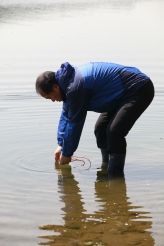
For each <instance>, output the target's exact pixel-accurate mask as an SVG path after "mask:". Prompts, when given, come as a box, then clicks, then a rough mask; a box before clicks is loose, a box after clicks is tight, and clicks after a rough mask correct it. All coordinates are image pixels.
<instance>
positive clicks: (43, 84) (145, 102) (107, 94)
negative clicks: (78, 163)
mask: <svg viewBox="0 0 164 246" xmlns="http://www.w3.org/2000/svg"><path fill="white" fill-rule="evenodd" d="M36 91H37V93H39V94H40V95H41V96H42V97H44V98H46V99H50V100H52V101H53V102H54V101H63V109H62V112H61V117H60V120H59V127H58V134H57V135H58V147H57V149H56V151H55V160H57V161H59V162H60V164H66V163H69V162H70V161H71V156H72V155H73V153H74V152H75V151H76V149H77V147H78V143H79V140H80V136H81V133H82V129H83V125H84V122H85V118H86V115H87V111H94V112H98V113H101V115H100V117H99V118H98V120H97V122H96V125H95V136H96V140H97V146H98V148H100V149H101V153H102V159H103V161H104V162H106V163H107V164H108V172H109V173H121V172H123V169H124V162H125V156H126V139H125V137H126V136H127V134H128V133H129V131H130V130H131V128H132V127H133V125H134V123H135V122H136V120H137V119H138V118H139V117H140V116H141V114H142V113H143V112H144V111H145V109H146V108H147V107H148V106H149V104H150V103H151V101H152V99H153V97H154V87H153V84H152V82H151V80H150V78H149V77H148V76H147V75H145V74H144V73H142V72H141V71H139V70H138V69H137V68H134V67H127V66H123V65H119V64H114V63H108V62H90V63H87V64H84V65H81V66H79V67H75V66H72V65H70V64H69V63H68V62H66V63H63V64H62V65H61V67H60V69H59V70H58V71H57V72H52V71H46V72H44V73H42V74H41V75H40V76H39V77H38V78H37V80H36ZM109 155H110V158H109Z"/></svg>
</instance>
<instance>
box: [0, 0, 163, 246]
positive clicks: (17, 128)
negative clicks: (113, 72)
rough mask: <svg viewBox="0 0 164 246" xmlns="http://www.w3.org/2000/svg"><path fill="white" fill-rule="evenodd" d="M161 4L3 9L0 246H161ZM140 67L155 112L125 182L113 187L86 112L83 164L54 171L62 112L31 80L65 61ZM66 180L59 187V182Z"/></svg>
mask: <svg viewBox="0 0 164 246" xmlns="http://www.w3.org/2000/svg"><path fill="white" fill-rule="evenodd" d="M163 12H164V1H155V0H154V1H153V0H150V1H148V0H147V1H146V0H145V1H144V0H143V1H142V0H140V1H137V0H125V1H121V0H120V1H119V0H118V1H117V0H110V1H107V0H106V1H105V0H102V1H98V0H97V1H96V0H95V1H93V0H92V1H85V0H84V1H77V0H75V1H73V0H72V1H57V0H56V1H55V0H54V1H46V0H42V1H36V0H33V1H30V0H27V1H23V0H22V1H17V0H13V1H9V0H4V1H2V0H1V1H0V161H1V165H0V245H3V246H6V245H7V246H9V245H12V246H13V245H16V246H19V245H38V244H39V245H112V246H113V245H121V246H125V245H143V246H147V245H149V246H151V245H157V246H162V245H163V244H164V243H163V241H164V233H163V231H164V224H163V221H164V215H163V214H164V209H163V207H164V206H163V205H164V204H163V203H164V195H163V190H164V178H163V177H164V165H163V164H164V151H163V150H164V142H163V141H164V82H163V79H164V45H163V44H164V29H163V23H164V15H163ZM65 61H68V62H70V63H72V64H73V65H78V64H82V63H85V62H89V61H109V62H116V63H120V64H124V65H130V66H136V67H138V68H139V69H140V70H142V71H143V72H145V73H147V74H148V75H149V76H150V77H151V79H152V81H153V82H154V85H155V90H156V95H155V99H154V101H153V103H152V104H151V106H150V107H149V108H148V109H147V111H146V112H145V113H144V115H143V116H142V117H141V118H140V119H139V120H138V122H137V123H136V125H135V126H134V128H133V130H132V131H131V132H130V134H129V135H128V137H127V143H128V151H127V152H128V154H127V159H126V166H125V176H124V177H122V178H120V179H117V180H108V179H106V175H105V174H104V173H103V172H101V171H100V169H98V168H99V167H100V163H101V157H100V153H99V151H98V149H97V148H96V143H95V139H94V134H93V127H94V123H95V121H96V119H97V117H98V114H96V113H88V116H87V120H86V123H85V127H84V130H83V135H82V138H81V141H80V144H79V148H78V150H77V152H76V153H75V154H76V155H77V156H86V157H88V158H89V159H90V160H91V162H92V166H91V168H90V169H89V170H86V169H87V168H88V167H89V163H86V165H85V166H82V165H81V163H71V166H69V165H66V166H64V167H62V169H59V168H58V167H55V166H54V159H53V152H54V150H55V148H56V130H57V125H58V118H59V115H60V109H61V107H62V105H61V104H60V103H54V104H53V103H52V102H49V101H47V100H43V99H42V98H40V97H39V96H38V95H37V94H36V93H35V87H34V83H35V79H36V77H37V76H38V75H39V74H40V73H41V72H43V71H45V70H54V71H55V70H57V69H58V68H59V66H60V64H61V63H62V62H65ZM60 177H62V178H63V179H62V180H58V179H59V178H60Z"/></svg>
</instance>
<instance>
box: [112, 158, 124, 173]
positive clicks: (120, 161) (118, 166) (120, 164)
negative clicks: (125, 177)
mask: <svg viewBox="0 0 164 246" xmlns="http://www.w3.org/2000/svg"><path fill="white" fill-rule="evenodd" d="M125 156H126V155H125V154H111V155H110V160H109V162H108V174H119V173H123V171H124V164H125Z"/></svg>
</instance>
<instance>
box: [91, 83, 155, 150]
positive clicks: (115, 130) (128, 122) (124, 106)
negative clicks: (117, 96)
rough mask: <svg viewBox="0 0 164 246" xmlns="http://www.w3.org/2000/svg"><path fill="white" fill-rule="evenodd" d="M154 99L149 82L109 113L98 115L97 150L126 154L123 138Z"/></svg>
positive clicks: (151, 85)
mask: <svg viewBox="0 0 164 246" xmlns="http://www.w3.org/2000/svg"><path fill="white" fill-rule="evenodd" d="M153 98H154V86H153V83H152V81H151V80H148V82H147V83H146V84H145V85H144V86H142V87H141V88H140V89H139V90H138V91H135V92H134V93H133V95H131V96H129V97H128V98H125V99H124V100H123V101H121V102H120V103H119V104H118V105H117V107H116V108H115V109H114V110H113V111H112V112H111V111H110V112H105V113H102V114H100V116H99V118H98V120H97V122H96V125H95V131H94V133H95V136H96V140H97V147H98V148H105V149H106V150H107V152H108V153H110V154H126V146H127V144H126V139H125V137H126V136H127V134H128V133H129V131H130V129H131V128H132V127H133V125H134V123H135V122H136V120H137V119H138V118H139V117H140V116H141V114H142V113H143V112H144V111H145V109H146V108H147V107H148V106H149V104H150V103H151V101H152V100H153Z"/></svg>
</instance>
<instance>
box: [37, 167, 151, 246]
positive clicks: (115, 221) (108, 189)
mask: <svg viewBox="0 0 164 246" xmlns="http://www.w3.org/2000/svg"><path fill="white" fill-rule="evenodd" d="M60 167H61V168H60V169H58V170H57V171H58V174H59V176H60V180H59V192H60V193H61V196H60V198H61V200H62V202H64V203H65V207H64V208H62V210H63V211H64V212H65V214H64V216H63V220H64V226H61V225H46V226H42V227H40V229H44V230H53V231H55V232H58V233H59V234H60V235H59V236H56V235H54V236H45V237H42V238H45V239H49V240H50V242H46V243H44V244H46V245H79V246H80V245H97V244H100V245H118V246H119V245H120V246H123V245H142V242H143V241H144V242H145V241H146V242H147V244H146V245H148V246H153V245H154V240H153V238H152V237H151V235H150V232H149V231H148V229H150V228H151V224H152V222H151V221H146V218H147V217H146V216H145V213H144V212H138V213H137V212H135V211H134V210H135V206H132V204H131V203H130V202H129V201H128V197H127V195H126V184H125V178H124V176H123V175H122V176H120V177H117V179H115V178H113V179H110V180H109V179H108V176H107V172H106V171H104V170H102V171H99V172H97V180H96V182H95V202H96V203H97V211H96V212H95V213H93V214H87V213H86V211H84V208H83V202H82V199H83V197H82V195H81V191H80V189H79V187H78V182H77V181H76V180H75V179H74V175H72V173H71V166H70V165H64V166H60ZM61 177H62V179H61ZM91 182H92V181H91ZM91 186H92V184H91ZM89 191H90V190H89V186H88V190H86V193H87V192H89ZM137 216H138V217H137ZM141 216H142V221H138V220H135V219H136V218H137V219H139V218H140V217H141ZM144 219H145V220H144ZM143 220H144V221H143ZM47 234H48V233H47ZM52 240H54V244H53V241H52ZM96 243H97V244H96ZM40 244H42V243H40ZM144 245H145V244H144Z"/></svg>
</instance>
